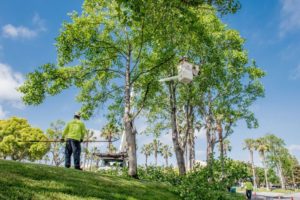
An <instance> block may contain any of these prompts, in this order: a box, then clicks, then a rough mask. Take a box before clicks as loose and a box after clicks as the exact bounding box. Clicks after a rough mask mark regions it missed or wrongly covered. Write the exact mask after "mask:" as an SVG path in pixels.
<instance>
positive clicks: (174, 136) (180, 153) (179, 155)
mask: <svg viewBox="0 0 300 200" xmlns="http://www.w3.org/2000/svg"><path fill="white" fill-rule="evenodd" d="M169 92H170V107H171V125H172V141H173V145H174V151H175V155H176V160H177V165H178V169H179V174H180V175H184V174H185V173H186V169H185V165H184V151H183V149H182V148H181V146H180V144H179V140H178V129H177V118H176V112H177V109H176V88H175V85H174V82H173V81H171V82H170V84H169Z"/></svg>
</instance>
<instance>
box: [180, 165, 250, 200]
mask: <svg viewBox="0 0 300 200" xmlns="http://www.w3.org/2000/svg"><path fill="white" fill-rule="evenodd" d="M225 163H226V177H224V178H222V177H221V173H220V169H221V166H220V161H218V162H217V163H216V165H214V166H217V168H218V171H219V172H217V170H214V175H213V178H212V177H211V175H210V169H209V168H207V167H204V168H196V169H195V170H193V171H192V172H189V173H188V174H187V175H186V177H184V178H183V180H182V182H181V184H180V185H178V190H177V192H178V193H179V194H180V196H181V197H182V198H183V199H189V200H198V199H199V200H200V199H207V200H208V199H212V200H214V199H228V200H229V199H244V197H243V196H242V195H231V194H229V193H228V192H227V189H228V188H227V187H231V186H234V185H235V184H236V183H237V181H238V180H242V179H244V178H245V177H249V175H248V173H247V167H246V165H245V164H243V163H240V162H235V161H230V160H228V161H227V162H225Z"/></svg>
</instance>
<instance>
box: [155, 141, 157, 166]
mask: <svg viewBox="0 0 300 200" xmlns="http://www.w3.org/2000/svg"><path fill="white" fill-rule="evenodd" d="M154 158H155V166H157V144H154Z"/></svg>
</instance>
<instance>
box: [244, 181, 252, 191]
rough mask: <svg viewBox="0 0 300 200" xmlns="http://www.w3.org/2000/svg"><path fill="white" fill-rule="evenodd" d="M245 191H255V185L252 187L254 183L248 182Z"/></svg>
mask: <svg viewBox="0 0 300 200" xmlns="http://www.w3.org/2000/svg"><path fill="white" fill-rule="evenodd" d="M244 187H245V189H246V190H253V185H252V183H251V182H249V181H247V182H246V183H245V186H244Z"/></svg>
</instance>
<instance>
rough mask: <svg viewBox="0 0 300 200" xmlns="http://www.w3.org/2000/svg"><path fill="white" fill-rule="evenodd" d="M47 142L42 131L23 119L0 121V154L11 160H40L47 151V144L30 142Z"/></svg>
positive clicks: (13, 118) (48, 146)
mask: <svg viewBox="0 0 300 200" xmlns="http://www.w3.org/2000/svg"><path fill="white" fill-rule="evenodd" d="M31 140H37V141H39V140H47V137H46V136H45V135H44V133H43V131H42V130H41V129H39V128H33V127H31V126H30V124H29V123H28V121H27V120H26V119H23V118H18V117H11V118H9V119H7V120H0V152H1V153H2V155H3V157H8V156H9V157H10V158H11V159H12V160H20V161H21V160H24V159H28V160H30V161H35V160H40V159H42V158H43V156H44V155H45V154H46V153H47V152H48V151H49V148H50V145H49V144H48V143H42V142H41V143H39V142H30V141H31Z"/></svg>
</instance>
